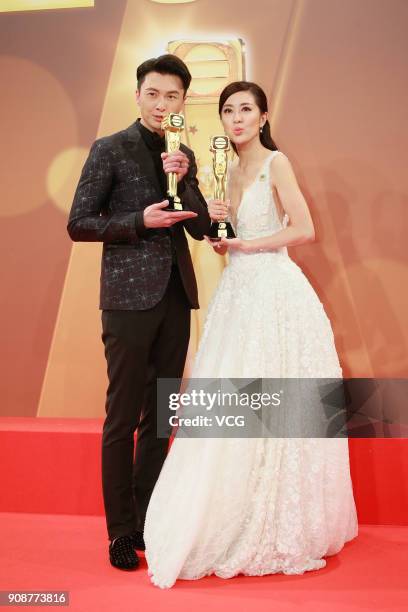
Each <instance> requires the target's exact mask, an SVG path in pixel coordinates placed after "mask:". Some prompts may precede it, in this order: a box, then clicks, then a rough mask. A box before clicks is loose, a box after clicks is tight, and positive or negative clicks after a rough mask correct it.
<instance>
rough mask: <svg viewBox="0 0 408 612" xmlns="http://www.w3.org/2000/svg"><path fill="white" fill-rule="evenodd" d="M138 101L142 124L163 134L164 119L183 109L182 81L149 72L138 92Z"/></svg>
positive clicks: (178, 78) (174, 76) (171, 76)
mask: <svg viewBox="0 0 408 612" xmlns="http://www.w3.org/2000/svg"><path fill="white" fill-rule="evenodd" d="M136 101H137V103H138V105H139V108H140V115H141V123H142V124H143V125H144V126H145V127H146V128H148V129H149V130H151V131H152V132H158V133H159V134H163V132H162V130H161V122H162V120H163V119H164V117H166V116H167V115H168V114H169V113H179V112H181V111H182V109H183V106H184V89H183V83H182V80H181V79H180V77H178V76H176V75H174V74H159V73H158V72H149V73H148V74H147V75H146V77H145V79H144V81H143V83H142V85H141V87H140V90H136Z"/></svg>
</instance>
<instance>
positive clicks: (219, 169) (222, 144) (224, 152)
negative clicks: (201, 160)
mask: <svg viewBox="0 0 408 612" xmlns="http://www.w3.org/2000/svg"><path fill="white" fill-rule="evenodd" d="M229 150H230V142H229V138H228V136H213V137H212V138H211V140H210V151H211V152H212V154H213V171H214V200H223V201H225V186H226V180H227V167H228V151H229ZM209 238H210V239H211V240H213V241H214V242H218V241H219V240H221V238H235V233H234V230H233V229H232V225H231V223H230V222H229V221H227V220H226V219H224V220H223V221H214V222H213V223H211V228H210V232H209Z"/></svg>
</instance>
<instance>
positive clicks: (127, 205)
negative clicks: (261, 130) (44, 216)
mask: <svg viewBox="0 0 408 612" xmlns="http://www.w3.org/2000/svg"><path fill="white" fill-rule="evenodd" d="M181 150H182V151H183V152H184V153H185V154H186V155H187V156H188V157H189V160H190V167H189V171H188V173H187V175H186V176H185V178H184V180H183V181H181V183H180V186H181V189H180V194H179V195H180V198H181V201H182V204H183V208H184V209H185V210H192V211H194V212H196V213H198V217H195V218H194V219H188V220H186V221H184V222H180V223H176V224H175V225H173V226H172V227H171V228H159V229H150V228H146V227H145V226H144V223H143V211H144V209H145V208H146V206H149V205H150V204H153V203H155V202H160V201H162V200H163V196H162V193H161V189H160V185H159V182H158V178H157V175H156V173H155V168H154V163H153V160H152V158H151V154H150V151H149V150H148V149H147V147H146V145H145V143H144V142H143V139H142V137H141V134H140V131H139V122H135V123H134V124H132V125H131V126H130V127H129V128H127V129H126V130H122V131H120V132H117V133H116V134H113V135H111V136H108V137H105V138H100V139H98V140H96V141H95V142H94V144H93V145H92V147H91V150H90V153H89V157H88V159H87V161H86V162H85V165H84V167H83V170H82V174H81V178H80V180H79V183H78V187H77V190H76V193H75V196H74V201H73V204H72V209H71V213H70V215H69V220H68V233H69V235H70V237H71V238H72V240H75V241H78V240H79V241H87V242H89V241H91V242H94V241H100V242H103V254H102V269H101V290H100V304H99V306H100V308H101V309H109V310H113V309H114V310H146V309H148V308H152V307H153V306H154V305H155V304H157V303H158V302H159V301H160V299H161V298H162V297H163V295H164V292H165V290H166V287H167V283H168V280H169V277H170V272H171V266H172V253H171V242H170V241H171V239H170V232H171V235H172V239H173V241H174V245H175V248H176V253H177V264H178V267H179V270H180V275H181V278H182V281H183V285H184V288H185V291H186V294H187V297H188V300H189V302H190V305H191V308H199V304H198V295H197V284H196V279H195V275H194V270H193V264H192V261H191V256H190V252H189V249H188V243H187V238H186V235H185V233H184V228H183V226H184V227H185V228H186V230H187V231H188V233H189V234H190V235H191V236H192V237H193V238H195V239H196V240H202V239H203V236H204V234H208V232H209V228H210V217H209V215H208V211H207V204H206V201H205V199H204V198H203V196H202V194H201V192H200V190H199V188H198V181H197V178H196V173H197V166H196V163H195V159H194V154H193V152H192V151H191V149H189V148H188V147H186V146H185V145H181Z"/></svg>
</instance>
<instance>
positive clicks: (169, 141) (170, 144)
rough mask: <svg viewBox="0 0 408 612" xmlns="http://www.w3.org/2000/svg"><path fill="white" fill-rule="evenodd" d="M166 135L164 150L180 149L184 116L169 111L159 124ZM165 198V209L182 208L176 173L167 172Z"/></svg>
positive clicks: (172, 151) (168, 151) (169, 151)
mask: <svg viewBox="0 0 408 612" xmlns="http://www.w3.org/2000/svg"><path fill="white" fill-rule="evenodd" d="M161 128H162V130H164V133H165V136H166V151H167V153H174V151H178V150H179V149H180V139H181V132H182V131H183V130H184V117H183V115H179V114H178V113H170V114H169V115H167V117H165V118H164V119H163V121H162V124H161ZM167 199H168V201H169V205H168V207H167V208H166V210H183V206H182V204H181V200H180V198H179V196H178V195H177V174H176V173H175V172H169V173H168V175H167Z"/></svg>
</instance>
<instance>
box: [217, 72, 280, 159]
mask: <svg viewBox="0 0 408 612" xmlns="http://www.w3.org/2000/svg"><path fill="white" fill-rule="evenodd" d="M239 91H249V92H250V93H251V94H252V95H253V96H254V98H255V102H256V105H257V107H258V108H259V110H260V111H261V113H266V112H268V100H267V99H266V95H265V92H264V90H263V89H262V88H261V87H259V85H257V84H256V83H252V82H251V81H234V82H233V83H230V84H229V85H227V86H226V87H225V88H224V89H223V90H222V92H221V95H220V101H219V103H218V113H219V115H220V117H221V111H222V107H223V106H224V104H225V102H226V101H227V100H228V98H229V97H230V96H232V94H235V93H237V92H239ZM259 140H260V141H261V144H262V145H263V146H264V147H265V148H266V149H270V150H271V151H277V150H278V147H277V146H276V144H275V142H274V140H273V138H272V136H271V126H270V125H269V121H268V120H266V123H265V125H264V126H263V128H262V132H260V133H259ZM231 145H232V148H233V149H234V151H235V153H237V155H238V152H237V148H236V146H235V144H234V143H233V142H231Z"/></svg>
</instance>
